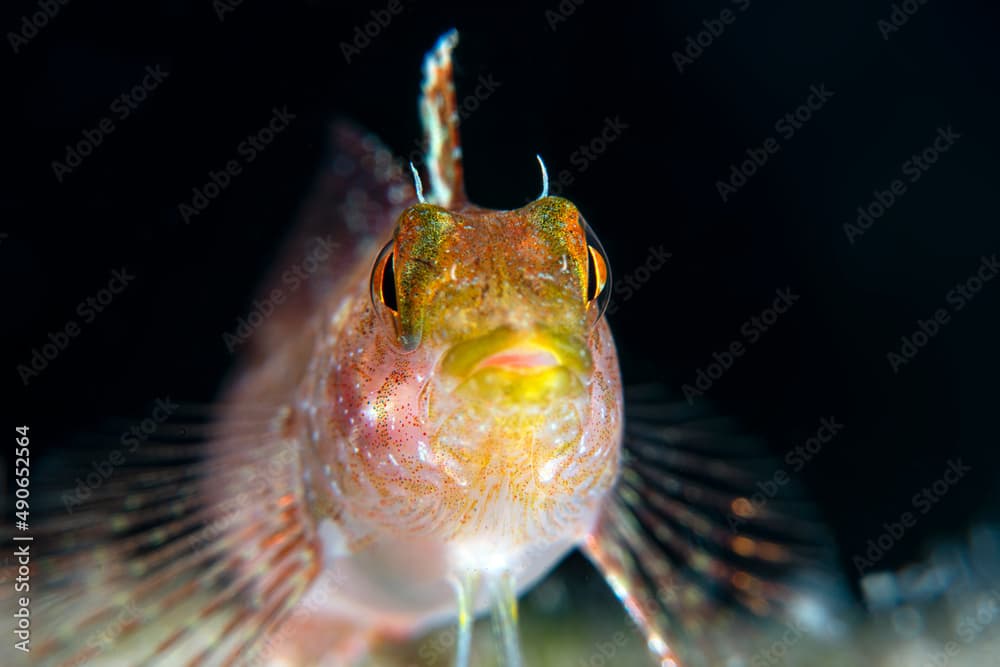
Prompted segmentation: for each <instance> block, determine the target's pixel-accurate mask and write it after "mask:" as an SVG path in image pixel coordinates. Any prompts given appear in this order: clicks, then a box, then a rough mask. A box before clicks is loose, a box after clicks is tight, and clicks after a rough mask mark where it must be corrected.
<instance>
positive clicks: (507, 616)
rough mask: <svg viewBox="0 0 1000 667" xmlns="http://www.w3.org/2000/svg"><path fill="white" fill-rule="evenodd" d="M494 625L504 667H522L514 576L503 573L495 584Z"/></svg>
mask: <svg viewBox="0 0 1000 667" xmlns="http://www.w3.org/2000/svg"><path fill="white" fill-rule="evenodd" d="M493 623H494V632H495V633H496V636H497V640H498V641H497V643H498V644H499V645H500V654H501V655H502V656H503V663H502V664H503V666H504V667H522V665H523V664H524V659H523V658H522V656H521V642H520V639H519V638H518V632H517V594H516V592H515V590H514V582H513V578H512V575H511V574H510V573H508V572H504V573H501V574H500V575H499V576H498V577H497V578H496V580H495V581H494V582H493Z"/></svg>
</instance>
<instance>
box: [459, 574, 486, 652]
mask: <svg viewBox="0 0 1000 667" xmlns="http://www.w3.org/2000/svg"><path fill="white" fill-rule="evenodd" d="M479 584H480V576H479V573H478V572H474V571H473V572H469V573H468V574H466V576H465V577H464V578H463V579H462V580H461V581H456V582H455V593H456V596H457V598H458V635H457V637H456V638H455V667H469V665H470V664H471V663H470V659H471V655H472V627H473V625H474V623H475V620H476V599H477V598H478V596H479Z"/></svg>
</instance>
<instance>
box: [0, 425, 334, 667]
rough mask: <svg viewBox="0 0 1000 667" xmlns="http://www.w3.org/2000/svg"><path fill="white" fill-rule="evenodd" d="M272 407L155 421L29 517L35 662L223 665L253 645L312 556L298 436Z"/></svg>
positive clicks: (305, 579)
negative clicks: (101, 471)
mask: <svg viewBox="0 0 1000 667" xmlns="http://www.w3.org/2000/svg"><path fill="white" fill-rule="evenodd" d="M272 414H274V415H275V417H274V418H272V420H269V421H264V420H261V419H259V418H257V420H256V421H253V422H248V423H242V422H238V421H233V419H235V418H234V417H233V416H232V414H231V415H230V420H229V421H227V422H226V429H225V430H224V431H223V430H220V429H218V428H216V427H213V426H211V425H210V424H211V423H212V422H211V421H206V422H204V423H188V424H184V425H179V424H176V423H166V424H163V425H161V426H160V427H159V428H158V429H157V433H156V434H155V435H156V438H157V440H155V441H154V440H152V439H150V440H147V441H146V442H144V443H142V444H141V446H139V447H138V448H137V449H136V450H135V452H134V453H131V454H129V455H128V456H127V457H125V460H124V461H122V462H120V464H119V465H117V466H114V467H113V468H109V469H107V471H106V472H107V473H108V477H107V479H106V480H105V481H103V483H102V485H100V486H99V487H97V488H95V489H92V490H91V491H90V492H89V493H88V497H86V498H84V499H83V500H82V502H81V503H80V504H79V505H78V506H75V507H74V508H73V512H72V514H62V515H56V516H54V517H53V518H52V519H50V520H49V521H47V522H46V523H45V524H44V525H39V526H38V527H37V528H36V529H35V543H36V544H37V545H40V546H39V547H38V554H37V556H36V559H35V560H34V561H33V566H34V567H33V572H32V582H31V583H32V594H33V595H32V601H33V609H32V622H33V630H34V632H33V643H32V653H31V655H32V664H34V665H41V666H48V665H53V666H55V665H70V664H73V665H75V664H83V663H86V664H89V665H117V664H122V665H130V666H133V665H191V666H195V665H198V666H202V665H228V664H234V663H236V662H237V661H239V660H242V659H245V658H246V656H247V655H248V654H249V653H251V652H252V651H253V650H254V647H255V646H257V647H259V646H261V640H262V639H263V638H265V637H266V636H267V635H268V633H269V632H270V631H271V630H273V629H274V628H275V627H276V626H277V625H278V624H279V623H281V621H282V620H283V619H284V618H285V617H286V615H287V614H288V613H289V611H290V610H291V608H292V607H293V605H294V604H295V603H296V601H297V600H298V599H299V598H300V597H301V596H302V594H303V593H304V591H305V590H306V589H307V588H308V586H309V584H310V582H311V581H312V580H313V579H314V578H315V576H316V575H317V572H318V569H319V566H320V562H319V556H318V546H317V539H316V535H315V533H314V529H313V522H312V519H311V517H310V516H309V515H308V512H307V511H306V509H305V499H304V492H303V489H302V488H301V484H299V483H298V482H297V480H299V479H301V475H300V474H299V470H298V466H299V462H298V455H297V448H296V442H294V441H292V440H289V439H288V438H285V437H283V436H282V434H283V433H284V426H285V420H284V419H283V418H282V416H281V413H280V412H278V411H272ZM206 418H208V419H210V418H209V417H208V416H206ZM161 431H162V433H161ZM182 434H183V435H182ZM119 453H121V452H119ZM94 460H95V461H99V462H102V465H101V466H98V467H102V466H103V462H104V461H106V460H112V461H114V460H117V459H107V458H106V457H105V456H103V455H101V454H99V453H98V454H95V457H94ZM86 472H89V468H86V469H84V478H85V475H86ZM68 476H69V477H70V478H76V477H80V476H81V471H80V470H79V469H78V468H73V469H71V471H69V474H68ZM42 545H43V546H44V548H42ZM4 650H7V649H6V648H4V649H0V664H15V663H13V662H12V658H10V656H8V655H7V654H5V653H4Z"/></svg>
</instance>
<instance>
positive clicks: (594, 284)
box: [581, 221, 611, 323]
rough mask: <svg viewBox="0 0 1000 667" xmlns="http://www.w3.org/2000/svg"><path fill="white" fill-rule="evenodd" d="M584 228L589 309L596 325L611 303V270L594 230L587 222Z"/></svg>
mask: <svg viewBox="0 0 1000 667" xmlns="http://www.w3.org/2000/svg"><path fill="white" fill-rule="evenodd" d="M581 222H582V221H581ZM583 226H584V230H585V231H586V233H587V307H588V309H589V310H590V311H591V312H592V315H591V319H592V322H594V323H596V322H597V321H598V320H600V319H601V316H603V315H604V311H605V309H607V307H608V303H609V302H610V301H611V269H610V268H609V265H608V257H607V255H606V254H605V253H604V248H603V247H602V246H601V242H600V241H599V240H598V239H597V235H596V234H594V230H592V229H591V228H590V225H588V224H587V223H586V222H584V223H583Z"/></svg>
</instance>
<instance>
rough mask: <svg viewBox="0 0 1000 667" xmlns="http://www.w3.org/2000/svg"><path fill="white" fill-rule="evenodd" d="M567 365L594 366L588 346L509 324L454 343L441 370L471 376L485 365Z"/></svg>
mask: <svg viewBox="0 0 1000 667" xmlns="http://www.w3.org/2000/svg"><path fill="white" fill-rule="evenodd" d="M551 366H565V367H566V368H568V369H570V370H572V371H576V372H578V373H587V372H588V371H589V370H590V367H591V359H590V353H589V352H588V351H587V348H586V347H584V346H582V345H579V344H575V343H573V342H571V341H569V340H568V339H567V338H566V337H565V336H560V335H556V334H552V333H547V332H541V331H516V330H514V329H511V328H509V327H501V328H499V329H494V330H493V331H491V332H490V333H488V334H486V335H484V336H479V337H477V338H473V339H471V340H467V341H463V342H461V343H458V344H457V345H455V346H453V347H452V348H451V349H450V350H449V351H448V353H447V354H445V356H444V359H443V360H442V362H441V370H443V371H444V372H445V373H447V374H449V375H453V376H455V377H468V376H469V375H471V374H472V373H475V372H477V371H479V370H482V369H485V368H493V367H496V368H501V369H506V370H521V371H531V370H538V369H540V368H546V367H551Z"/></svg>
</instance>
